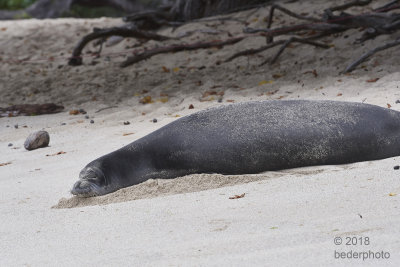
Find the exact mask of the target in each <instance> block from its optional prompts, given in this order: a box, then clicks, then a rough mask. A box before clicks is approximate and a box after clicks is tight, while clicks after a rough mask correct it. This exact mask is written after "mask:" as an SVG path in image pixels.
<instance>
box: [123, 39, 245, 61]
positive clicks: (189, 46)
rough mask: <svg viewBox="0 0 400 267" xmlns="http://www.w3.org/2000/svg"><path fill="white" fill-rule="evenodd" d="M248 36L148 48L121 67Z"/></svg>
mask: <svg viewBox="0 0 400 267" xmlns="http://www.w3.org/2000/svg"><path fill="white" fill-rule="evenodd" d="M246 37H248V36H239V37H235V38H231V39H228V40H225V41H219V40H218V41H211V42H198V43H193V44H177V45H171V46H164V47H158V48H154V49H150V50H146V51H144V52H142V53H139V54H137V55H134V56H131V57H129V58H128V59H127V60H126V61H124V62H122V63H121V65H120V66H121V67H127V66H129V65H132V64H135V63H137V62H139V61H142V60H146V59H149V58H151V57H152V56H155V55H158V54H165V53H172V52H179V51H188V50H197V49H205V48H211V47H223V46H226V45H233V44H236V43H237V42H240V41H241V40H243V39H245V38H246Z"/></svg>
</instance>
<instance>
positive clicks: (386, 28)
mask: <svg viewBox="0 0 400 267" xmlns="http://www.w3.org/2000/svg"><path fill="white" fill-rule="evenodd" d="M371 2H372V0H353V1H351V2H348V3H346V4H343V5H339V6H333V7H331V8H328V9H326V10H324V11H323V12H322V14H321V15H320V16H319V17H311V16H304V15H301V14H297V13H296V12H294V11H291V10H288V9H287V8H284V7H282V6H279V5H272V6H271V7H270V10H269V15H268V19H267V25H266V27H265V28H257V29H254V28H248V27H245V28H244V30H243V32H244V33H245V35H242V36H236V37H235V36H233V37H232V38H229V39H227V40H218V41H211V42H196V43H191V44H175V45H168V46H162V47H157V48H154V49H148V50H145V51H143V52H141V53H138V54H136V55H134V56H132V57H129V58H128V59H127V60H126V61H124V62H123V63H122V64H121V67H127V66H129V65H132V64H134V63H137V62H139V61H142V60H145V59H148V58H150V57H152V56H154V55H157V54H161V53H170V52H179V51H183V50H196V49H204V48H210V47H223V46H226V45H233V44H235V43H237V42H239V41H242V40H244V39H246V38H250V37H254V36H260V35H261V36H264V37H265V38H266V43H267V44H266V45H264V46H262V47H259V48H255V49H248V50H244V51H240V52H238V53H236V54H234V55H232V56H231V57H229V58H228V59H226V60H225V62H229V61H231V60H234V59H235V58H238V57H241V56H248V55H252V54H257V53H261V52H263V51H266V50H268V49H270V48H273V47H276V46H279V45H280V46H281V47H280V49H279V50H278V52H277V53H276V54H275V56H274V57H273V58H272V59H271V60H270V61H269V63H270V64H273V63H274V62H276V61H277V59H278V58H279V56H280V55H281V54H282V53H283V52H284V50H285V48H287V47H288V46H289V44H291V43H293V42H296V43H301V44H308V45H312V46H315V47H320V48H329V47H330V46H329V45H326V44H324V43H320V42H317V40H319V39H322V38H324V37H326V36H329V35H333V34H337V33H341V32H344V31H347V30H350V29H361V31H362V34H361V36H360V38H358V39H357V43H362V42H365V41H367V40H370V39H373V38H375V37H377V36H379V35H382V34H392V33H394V32H395V31H397V30H399V29H400V14H399V13H392V12H389V11H393V10H395V9H399V8H400V0H396V1H391V2H389V3H387V4H385V5H383V6H381V7H379V8H376V9H374V10H372V11H371V12H368V13H363V14H349V13H346V12H344V11H345V10H347V9H349V8H351V7H354V6H365V5H368V4H370V3H371ZM276 10H278V11H280V12H282V13H284V14H286V15H288V16H291V17H294V18H296V19H299V20H303V21H307V22H306V23H300V24H296V25H289V26H282V27H277V28H271V26H272V23H273V16H274V13H275V11H276ZM338 12H340V13H339V14H337V13H338ZM138 20H140V21H142V22H143V23H142V24H141V25H154V24H157V25H160V24H162V25H169V26H180V25H182V24H184V23H186V22H187V21H182V20H180V21H179V20H177V18H176V16H174V15H172V14H168V13H165V12H164V11H163V12H147V13H146V12H144V13H140V14H136V15H135V14H134V15H132V16H129V17H127V18H125V21H128V22H129V21H135V22H137V21H138ZM145 22H146V23H145ZM137 26H138V24H136V25H135V26H132V25H131V24H127V25H126V26H123V27H116V28H110V29H97V30H95V31H94V32H93V33H91V34H89V35H87V36H85V37H84V38H83V39H82V40H81V41H80V42H79V43H78V45H77V46H76V47H75V49H74V51H73V54H72V57H71V58H70V61H69V64H70V65H80V64H82V59H81V57H80V55H81V52H82V49H83V48H84V47H85V45H86V44H87V43H88V42H90V41H92V40H95V39H99V38H106V37H109V36H112V35H119V36H122V37H134V38H139V39H143V40H157V41H164V40H168V39H179V38H177V37H167V36H161V35H157V34H155V33H152V32H149V31H144V30H140V29H138V27H137ZM143 27H144V28H146V27H145V26H143ZM283 35H291V36H290V37H289V38H288V39H286V40H278V41H274V37H276V36H283ZM293 35H294V36H293ZM301 36H308V37H307V38H302V37H301ZM399 44H400V40H399V39H397V40H396V41H394V42H390V43H388V44H384V45H382V46H379V47H376V48H374V49H372V50H371V51H369V52H367V53H365V54H364V55H362V56H361V57H360V58H358V59H357V60H355V61H354V62H352V63H351V64H349V66H348V67H347V68H346V69H345V70H344V72H351V71H353V70H354V69H355V68H356V67H357V66H358V65H359V64H360V63H361V62H363V61H365V60H367V59H368V58H369V57H371V56H372V55H374V54H375V53H377V52H379V51H382V50H385V49H389V48H391V47H394V46H397V45H399ZM265 63H267V61H264V62H263V63H262V64H265ZM262 64H261V65H262Z"/></svg>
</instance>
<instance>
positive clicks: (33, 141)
mask: <svg viewBox="0 0 400 267" xmlns="http://www.w3.org/2000/svg"><path fill="white" fill-rule="evenodd" d="M49 143H50V136H49V133H48V132H46V131H37V132H34V133H31V134H30V135H29V136H28V138H26V140H25V143H24V147H25V149H26V150H34V149H37V148H41V147H46V146H48V145H49Z"/></svg>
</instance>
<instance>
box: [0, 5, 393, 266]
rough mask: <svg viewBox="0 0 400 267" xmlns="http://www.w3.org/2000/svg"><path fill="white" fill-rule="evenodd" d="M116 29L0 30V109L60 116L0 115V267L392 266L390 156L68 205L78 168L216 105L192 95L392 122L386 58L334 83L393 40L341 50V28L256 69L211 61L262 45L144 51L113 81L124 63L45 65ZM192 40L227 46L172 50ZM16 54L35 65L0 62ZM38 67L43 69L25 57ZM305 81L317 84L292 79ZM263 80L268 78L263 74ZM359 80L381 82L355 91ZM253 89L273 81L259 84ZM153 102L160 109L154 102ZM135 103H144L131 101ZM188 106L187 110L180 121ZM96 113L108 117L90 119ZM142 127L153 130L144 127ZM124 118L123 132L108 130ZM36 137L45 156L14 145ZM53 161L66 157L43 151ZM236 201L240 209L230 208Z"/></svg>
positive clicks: (190, 181) (240, 62)
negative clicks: (90, 35)
mask: <svg viewBox="0 0 400 267" xmlns="http://www.w3.org/2000/svg"><path fill="white" fill-rule="evenodd" d="M301 2H302V3H294V4H288V5H287V6H288V7H289V8H292V9H294V8H295V7H296V6H298V5H302V7H301V8H302V9H303V10H317V11H319V10H322V9H323V8H324V7H325V6H320V5H321V4H318V1H316V2H317V5H316V6H313V4H315V3H314V2H312V1H301ZM380 2H381V3H384V2H383V1H380ZM376 5H378V4H376ZM359 10H363V11H368V8H364V9H359ZM266 14H267V9H260V10H258V11H247V12H242V13H240V14H237V15H235V16H236V17H238V18H242V19H245V20H247V21H249V22H251V23H250V26H254V27H257V26H263V25H264V24H263V22H262V18H263V17H264V16H265V15H266ZM249 15H250V16H249ZM280 16H281V15H280ZM256 18H258V19H256ZM281 19H282V20H283V19H285V20H286V21H290V19H287V18H286V17H284V16H281ZM118 24H120V21H119V20H115V19H98V20H74V19H60V20H44V21H37V20H27V21H18V22H15V21H0V29H3V30H1V31H0V48H1V49H0V57H1V58H2V62H0V63H1V64H0V72H1V76H0V106H1V107H5V106H8V105H9V104H20V103H45V102H54V103H58V104H63V105H64V106H65V107H66V109H65V112H62V113H59V114H55V115H43V116H37V117H15V118H0V164H1V163H8V162H10V164H8V165H5V166H0V189H1V194H0V213H1V214H2V220H1V223H0V266H72V265H75V266H101V265H103V266H117V265H122V266H126V265H129V266H158V265H163V266H166V265H168V266H169V265H171V266H187V265H195V266H199V265H204V266H209V265H213V266H221V265H224V266H239V265H240V266H248V265H253V266H261V265H270V266H281V265H291V266H294V265H296V266H325V265H346V266H348V265H358V264H359V265H361V264H362V265H371V266H377V265H385V266H389V265H391V266H399V265H400V242H399V236H400V235H399V234H400V233H399V232H400V216H399V215H400V210H399V204H400V203H399V196H400V171H396V170H394V169H393V166H395V165H399V164H400V158H399V157H396V158H390V159H385V160H380V161H374V162H363V163H356V164H349V165H340V166H317V167H307V168H299V169H293V170H285V171H280V172H266V173H263V174H257V175H238V176H223V175H217V174H215V175H210V174H207V175H204V174H203V175H202V174H199V175H190V176H186V177H182V178H177V179H174V180H168V181H164V180H152V181H148V182H146V183H144V184H142V185H137V186H134V187H131V188H126V189H123V190H120V191H117V192H115V193H113V194H109V195H106V196H103V197H99V198H90V199H82V200H77V199H76V198H71V197H72V196H71V195H70V194H69V190H70V188H71V187H72V184H73V183H74V182H75V181H76V180H77V178H78V173H79V171H80V170H81V169H82V168H83V167H84V166H85V165H86V164H87V163H88V162H90V161H91V160H93V159H95V158H97V157H99V156H101V155H103V154H106V153H108V152H110V151H112V150H115V149H117V148H120V147H121V146H123V145H126V144H128V143H130V142H132V141H134V140H136V139H138V138H140V137H142V136H144V135H146V134H148V133H150V132H152V131H154V130H155V129H158V128H159V127H161V126H163V125H165V124H167V123H169V122H171V121H173V120H175V119H176V118H177V117H176V116H177V115H179V116H184V115H187V114H190V113H192V112H196V111H198V110H201V109H204V108H207V107H211V106H216V105H221V103H218V102H217V101H216V100H217V97H215V96H209V97H206V98H205V99H206V100H207V99H208V100H211V101H200V100H205V99H204V98H202V97H201V96H202V94H203V93H204V92H205V91H210V90H211V91H218V92H220V91H223V92H224V93H225V94H224V97H223V104H228V103H229V102H227V100H234V101H235V102H240V101H248V100H266V99H278V98H283V99H298V98H301V99H331V100H343V101H355V102H365V103H370V104H376V105H379V106H382V107H388V104H389V105H390V106H391V108H392V109H395V110H400V104H396V103H395V101H396V100H397V99H400V91H399V89H398V86H399V85H400V71H399V70H400V68H399V67H400V64H399V60H398V57H399V54H398V50H396V49H392V50H387V51H384V52H381V53H380V54H378V55H377V56H376V57H374V58H372V59H371V60H369V61H367V62H366V63H364V64H363V65H364V67H363V68H359V69H357V70H356V71H355V72H354V73H353V74H352V75H349V76H347V75H339V71H340V70H342V69H344V68H345V66H346V65H347V64H348V63H349V61H350V60H351V59H355V58H357V56H359V55H361V54H362V53H363V52H365V51H367V50H368V49H370V48H372V47H375V46H377V45H380V44H381V43H382V42H385V41H390V40H392V39H394V38H396V36H381V37H379V38H377V39H376V40H373V41H369V42H366V43H365V45H364V46H360V45H353V46H351V43H352V42H353V41H354V40H355V38H356V37H357V36H359V33H358V32H357V31H354V32H350V33H348V34H349V35H350V37H349V38H343V36H341V37H337V38H333V37H332V38H330V39H329V40H331V43H333V44H334V45H335V47H333V48H331V49H328V50H323V49H316V48H313V47H309V46H304V45H294V47H293V48H290V49H287V51H285V52H284V53H283V55H282V56H281V58H280V59H279V60H278V63H276V64H275V65H273V66H268V65H265V66H262V67H259V66H258V64H259V63H261V62H262V61H263V60H265V59H267V58H268V57H271V56H272V52H274V51H276V50H273V51H270V52H265V53H262V54H260V55H259V56H252V57H249V58H247V57H243V58H239V59H237V60H235V61H232V62H231V63H227V64H221V65H216V64H215V62H216V61H218V60H223V59H225V58H227V57H229V56H230V55H232V54H233V53H235V52H237V51H240V50H242V49H245V48H250V47H258V46H261V45H262V44H263V43H264V39H262V38H254V39H251V40H250V39H249V40H247V41H243V42H240V43H238V44H236V45H234V46H231V47H226V48H224V49H220V50H218V49H207V50H199V51H193V52H182V53H176V54H168V55H159V56H156V57H154V58H152V59H150V60H147V61H145V62H141V63H139V64H137V65H134V66H131V67H128V68H125V69H120V68H118V63H119V62H121V61H122V60H123V59H124V58H123V57H110V58H107V57H102V58H100V59H95V60H96V61H98V62H99V63H98V64H96V65H94V66H92V65H90V62H91V61H92V59H91V58H86V59H85V64H84V65H83V66H79V67H69V66H67V65H66V63H65V60H63V59H61V58H58V57H68V56H69V55H70V51H71V49H72V48H73V46H74V45H75V44H76V42H77V41H78V40H79V38H80V37H81V36H82V35H83V34H85V33H87V32H88V31H90V29H91V28H92V27H105V26H112V25H118ZM207 25H208V26H207ZM277 25H278V24H277ZM242 27H243V25H241V24H240V23H238V22H226V23H225V24H224V25H221V23H220V22H218V21H216V22H207V23H193V24H188V25H185V26H183V27H181V28H178V29H177V30H176V31H175V32H174V33H171V30H170V29H163V30H161V31H160V32H159V33H161V34H167V35H168V34H173V35H178V34H179V33H183V32H185V31H190V30H194V29H206V28H207V29H208V28H212V29H214V28H217V29H219V30H227V29H228V30H229V31H230V32H231V33H233V34H239V33H240V32H241V29H242ZM76 32H79V34H80V36H77V35H76ZM203 36H205V37H204V38H206V39H209V40H212V39H215V38H227V35H226V34H222V35H221V36H219V37H218V36H214V35H210V34H208V35H204V34H201V33H197V34H195V35H192V36H190V37H186V38H185V39H184V40H185V41H187V42H190V41H191V42H193V41H196V40H197V39H196V38H197V37H199V38H200V37H201V38H203ZM26 37H28V38H29V39H27V38H26ZM134 43H135V41H134V40H128V41H123V42H121V43H120V44H118V45H116V46H113V47H110V48H105V49H104V51H103V53H104V54H107V53H111V52H120V51H124V47H125V46H127V45H132V44H134ZM167 43H174V42H172V41H169V42H167ZM155 44H157V42H149V44H148V45H147V46H148V47H151V46H154V45H155ZM350 47H351V48H354V49H351V48H350ZM88 49H89V50H92V51H95V48H93V47H91V46H89V47H88ZM28 57H29V58H30V60H31V61H35V62H30V63H23V64H16V63H7V62H5V61H6V60H8V59H26V58H28ZM49 57H55V58H56V60H55V61H54V62H46V61H37V60H39V59H43V58H46V59H47V58H49ZM105 59H107V60H105ZM296 61H297V64H295V62H296ZM59 66H61V67H59ZM162 66H165V67H167V68H169V69H170V72H164V71H163V68H162ZM202 66H205V68H202V69H199V67H202ZM178 67H179V70H178V69H175V71H174V68H178ZM314 69H315V70H316V71H317V73H318V76H317V77H314V75H312V74H310V73H305V72H307V71H312V70H314ZM364 69H367V71H365V70H364ZM273 74H282V75H283V76H282V77H281V78H273V76H272V75H273ZM373 78H380V79H379V80H378V81H376V82H372V83H371V82H367V80H369V79H373ZM263 80H265V81H270V80H273V83H266V84H263V85H259V82H261V81H263ZM198 81H201V83H198ZM199 84H200V85H199ZM303 84H304V85H303ZM143 90H147V91H148V92H147V93H143V92H142V91H143ZM275 90H278V91H277V92H276V93H274V94H271V93H268V92H274V91H275ZM165 94H167V95H168V101H167V102H165V103H163V102H162V101H161V100H163V99H165V97H166V96H165ZM145 95H150V96H152V98H153V100H155V102H154V103H152V104H147V105H142V104H139V100H140V99H141V98H142V97H143V96H145ZM93 97H95V98H96V99H97V101H92V99H93ZM190 104H193V105H194V107H195V108H194V109H188V106H189V105H190ZM110 106H117V107H116V108H112V109H107V110H103V111H101V112H98V113H95V111H97V110H98V109H100V108H103V107H110ZM74 108H84V109H85V110H86V111H87V112H88V115H89V116H90V117H91V119H93V120H94V121H95V123H94V124H90V123H89V120H87V119H85V118H84V115H77V116H73V115H69V114H68V111H69V110H71V109H74ZM143 113H144V115H142V114H143ZM153 118H157V119H158V122H157V123H152V122H151V120H152V119H153ZM124 121H130V123H131V124H130V125H123V122H124ZM62 122H64V123H66V125H61V123H62ZM16 124H18V125H19V127H18V129H15V128H14V125H16ZM7 126H9V127H7ZM23 126H27V127H26V128H24V127H23ZM40 129H45V130H46V131H48V132H49V133H50V139H51V140H50V147H47V148H43V149H38V150H35V151H30V152H28V151H26V150H25V149H24V148H23V142H24V141H25V138H26V137H27V136H28V135H29V133H31V132H33V131H36V130H40ZM127 133H133V134H130V135H124V134H127ZM9 143H12V144H13V146H12V147H8V144H9ZM14 148H15V149H14ZM60 151H63V152H66V153H65V154H60V155H54V154H56V153H58V152H60ZM46 155H53V156H46ZM243 193H245V196H244V197H243V198H240V199H229V197H231V196H234V195H241V194H243ZM389 194H391V195H392V196H390V195H389ZM53 206H57V207H58V208H52V207H53ZM62 207H75V208H62ZM335 237H342V238H343V240H344V241H346V240H345V238H346V237H357V238H364V239H363V241H365V237H368V238H369V240H370V244H369V245H360V244H358V245H353V246H346V245H343V244H342V245H335V244H334V238H335ZM358 241H359V240H358ZM335 251H340V252H349V251H354V252H369V251H371V252H381V251H384V252H389V253H390V258H389V259H366V260H364V261H363V260H362V259H351V260H345V259H335V257H334V255H335V254H334V253H335ZM386 255H388V254H386Z"/></svg>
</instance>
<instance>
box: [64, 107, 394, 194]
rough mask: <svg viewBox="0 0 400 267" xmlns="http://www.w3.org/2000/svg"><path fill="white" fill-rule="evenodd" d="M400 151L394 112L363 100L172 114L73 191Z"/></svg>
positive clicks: (89, 172) (87, 172)
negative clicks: (176, 116)
mask: <svg viewBox="0 0 400 267" xmlns="http://www.w3.org/2000/svg"><path fill="white" fill-rule="evenodd" d="M399 155H400V112H397V111H393V110H390V109H386V108H381V107H378V106H374V105H369V104H361V103H351V102H337V101H307V100H286V101H282V100H278V101H262V102H246V103H239V104H231V105H227V106H221V107H217V108H211V109H207V110H204V111H200V112H197V113H194V114H191V115H189V116H186V117H183V118H181V119H178V120H176V121H174V122H172V123H170V124H168V125H166V126H164V127H162V128H160V129H158V130H157V131H154V132H153V133H151V134H149V135H147V136H145V137H143V138H141V139H139V140H137V141H135V142H133V143H131V144H129V145H126V146H124V147H122V148H121V149H118V150H116V151H114V152H112V153H109V154H107V155H105V156H102V157H100V158H98V159H96V160H94V161H92V162H90V163H89V164H88V165H87V166H86V167H85V168H84V169H83V170H82V171H81V173H80V175H79V180H78V181H77V182H76V183H75V184H74V186H73V189H72V190H71V193H72V194H74V195H78V196H83V197H87V196H97V195H103V194H107V193H110V192H113V191H116V190H118V189H120V188H123V187H127V186H131V185H135V184H139V183H141V182H143V181H146V180H148V179H150V178H153V179H154V178H175V177H178V176H183V175H187V174H192V173H221V174H245V173H248V174H249V173H259V172H264V171H272V170H280V169H288V168H295V167H302V166H312V165H326V164H344V163H351V162H359V161H368V160H377V159H383V158H389V157H393V156H399Z"/></svg>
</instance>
